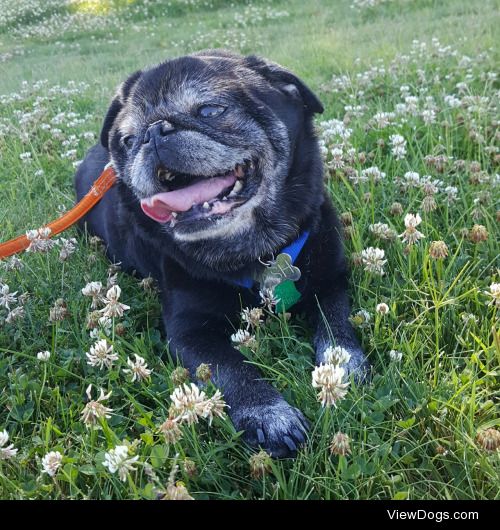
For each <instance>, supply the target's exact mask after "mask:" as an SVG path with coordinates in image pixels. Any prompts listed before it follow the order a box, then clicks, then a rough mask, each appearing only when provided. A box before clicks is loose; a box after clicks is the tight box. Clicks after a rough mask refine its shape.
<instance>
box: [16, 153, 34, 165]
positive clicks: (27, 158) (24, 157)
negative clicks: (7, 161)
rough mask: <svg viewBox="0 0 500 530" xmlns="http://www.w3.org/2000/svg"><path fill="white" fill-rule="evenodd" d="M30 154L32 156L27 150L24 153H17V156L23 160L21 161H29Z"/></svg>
mask: <svg viewBox="0 0 500 530" xmlns="http://www.w3.org/2000/svg"><path fill="white" fill-rule="evenodd" d="M31 156H32V153H30V152H29V151H26V152H25V153H21V154H20V155H19V158H20V159H21V160H22V161H23V162H25V163H26V162H31Z"/></svg>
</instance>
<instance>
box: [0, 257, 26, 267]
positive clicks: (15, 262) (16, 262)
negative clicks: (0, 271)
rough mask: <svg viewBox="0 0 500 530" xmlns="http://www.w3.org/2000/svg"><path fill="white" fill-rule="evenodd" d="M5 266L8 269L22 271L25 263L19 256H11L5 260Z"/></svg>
mask: <svg viewBox="0 0 500 530" xmlns="http://www.w3.org/2000/svg"><path fill="white" fill-rule="evenodd" d="M4 267H5V270H7V271H14V270H16V271H20V270H21V269H22V268H23V267H24V263H23V262H22V261H21V260H20V259H19V258H18V257H17V256H11V257H10V258H9V259H8V260H7V261H5V262H4Z"/></svg>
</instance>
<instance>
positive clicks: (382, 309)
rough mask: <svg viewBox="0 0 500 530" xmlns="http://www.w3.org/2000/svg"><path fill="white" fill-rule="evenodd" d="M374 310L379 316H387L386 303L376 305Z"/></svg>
mask: <svg viewBox="0 0 500 530" xmlns="http://www.w3.org/2000/svg"><path fill="white" fill-rule="evenodd" d="M375 310H376V311H377V313H379V314H381V315H387V313H389V306H388V305H387V304H386V303H384V302H382V303H380V304H377V307H376V308H375Z"/></svg>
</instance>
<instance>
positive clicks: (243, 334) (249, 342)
mask: <svg viewBox="0 0 500 530" xmlns="http://www.w3.org/2000/svg"><path fill="white" fill-rule="evenodd" d="M231 341H232V342H234V344H241V345H243V346H247V347H249V348H250V347H251V346H253V345H254V344H255V337H254V336H253V335H252V334H251V333H250V332H249V331H247V330H246V329H239V330H238V331H237V332H236V333H233V334H232V335H231Z"/></svg>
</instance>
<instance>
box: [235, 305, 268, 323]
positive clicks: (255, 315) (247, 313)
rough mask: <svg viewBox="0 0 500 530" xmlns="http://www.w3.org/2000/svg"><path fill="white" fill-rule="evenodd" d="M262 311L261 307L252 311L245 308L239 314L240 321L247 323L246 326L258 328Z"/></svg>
mask: <svg viewBox="0 0 500 530" xmlns="http://www.w3.org/2000/svg"><path fill="white" fill-rule="evenodd" d="M263 314H264V313H263V311H262V308H261V307H254V308H252V309H250V308H248V307H245V308H244V309H243V310H242V312H241V320H242V321H243V322H246V323H247V326H249V327H250V326H251V327H252V328H258V327H259V326H260V324H262V317H263Z"/></svg>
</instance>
